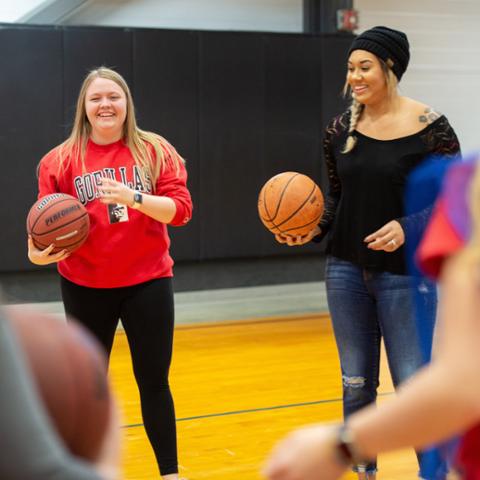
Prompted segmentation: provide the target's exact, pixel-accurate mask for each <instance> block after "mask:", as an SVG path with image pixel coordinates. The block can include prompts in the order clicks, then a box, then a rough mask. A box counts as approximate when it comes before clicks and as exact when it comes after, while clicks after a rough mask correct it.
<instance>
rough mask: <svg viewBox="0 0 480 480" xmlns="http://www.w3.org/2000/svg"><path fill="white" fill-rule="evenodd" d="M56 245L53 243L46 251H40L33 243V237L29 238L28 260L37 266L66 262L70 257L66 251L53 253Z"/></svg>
mask: <svg viewBox="0 0 480 480" xmlns="http://www.w3.org/2000/svg"><path fill="white" fill-rule="evenodd" d="M54 248H55V245H54V244H53V243H52V244H51V245H50V246H48V247H47V248H46V249H45V250H39V249H38V248H37V247H36V246H35V245H34V243H33V240H32V237H30V236H29V237H28V258H29V260H30V261H31V262H32V263H34V264H35V265H49V264H51V263H57V262H60V261H62V260H65V259H66V258H68V257H69V256H70V253H69V252H67V251H66V250H60V251H59V252H57V253H52V250H53V249H54Z"/></svg>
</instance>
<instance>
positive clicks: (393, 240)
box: [388, 238, 397, 247]
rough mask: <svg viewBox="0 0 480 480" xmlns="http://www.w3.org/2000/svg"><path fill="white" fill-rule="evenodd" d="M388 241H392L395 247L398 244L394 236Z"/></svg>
mask: <svg viewBox="0 0 480 480" xmlns="http://www.w3.org/2000/svg"><path fill="white" fill-rule="evenodd" d="M388 243H391V244H392V245H393V246H394V247H396V246H397V242H396V241H395V239H394V238H392V239H391V240H390V241H389V242H388Z"/></svg>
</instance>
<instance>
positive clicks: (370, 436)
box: [266, 159, 480, 480]
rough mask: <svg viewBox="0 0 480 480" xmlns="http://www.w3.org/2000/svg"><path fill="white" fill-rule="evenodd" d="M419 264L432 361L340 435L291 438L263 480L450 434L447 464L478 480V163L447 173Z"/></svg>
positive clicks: (343, 465) (315, 472) (341, 464)
mask: <svg viewBox="0 0 480 480" xmlns="http://www.w3.org/2000/svg"><path fill="white" fill-rule="evenodd" d="M465 192H467V195H465ZM465 199H467V200H465ZM465 244H466V245H465ZM418 257H419V261H420V264H421V266H422V267H423V269H424V270H425V271H427V272H428V273H429V274H431V275H434V276H435V277H437V276H439V278H440V282H441V285H442V296H441V301H440V309H439V312H440V314H439V323H438V340H439V341H438V342H437V343H436V348H435V355H434V359H433V360H432V362H431V363H430V364H429V365H428V366H427V367H425V368H424V369H423V370H421V371H420V372H418V373H417V374H416V375H415V376H414V377H413V378H411V379H410V381H409V382H408V383H407V384H406V385H405V386H403V387H402V388H401V389H400V390H399V392H398V395H397V396H396V397H395V398H393V399H392V400H391V401H389V402H385V403H383V404H382V405H380V406H379V407H378V408H372V407H368V408H366V409H364V410H362V411H360V412H358V413H355V414H353V415H352V416H351V417H350V419H349V421H348V424H347V426H346V427H345V426H344V427H340V428H338V427H333V426H311V427H308V428H304V429H302V430H297V431H296V432H294V433H293V434H291V435H290V436H289V437H288V438H287V439H286V440H284V441H283V442H282V443H281V444H280V445H279V446H278V447H277V449H276V451H275V452H274V454H273V455H272V457H271V458H270V460H269V463H268V466H267V468H266V473H267V477H268V478H269V479H270V480H320V479H321V480H333V479H337V478H340V477H341V476H342V475H343V473H344V471H345V470H346V469H347V467H348V465H350V464H351V463H353V462H354V461H355V460H358V459H364V460H365V459H369V458H370V459H371V458H374V457H375V455H377V454H378V453H381V452H387V451H390V450H394V449H399V448H403V447H406V446H410V445H414V446H415V447H417V448H424V447H426V446H428V445H431V444H432V443H435V442H439V441H443V440H445V439H448V438H449V437H452V436H454V435H457V434H460V435H461V437H460V441H459V442H458V447H457V449H455V450H454V451H453V455H452V458H453V464H454V466H455V468H456V470H457V471H458V473H459V475H460V478H462V479H464V480H478V479H480V456H479V452H480V383H479V382H478V372H479V371H480V355H479V345H480V321H479V311H480V295H479V291H480V275H479V272H480V270H479V267H480V167H479V162H478V159H475V160H474V161H470V162H459V163H457V164H456V165H455V166H453V167H452V169H451V170H450V171H449V172H448V175H447V180H446V182H445V187H444V191H443V193H442V195H441V197H440V199H439V201H437V204H436V208H435V212H434V216H433V217H432V220H431V221H430V223H429V225H428V228H427V230H426V233H425V236H424V238H423V240H422V243H421V245H420V248H419V251H418Z"/></svg>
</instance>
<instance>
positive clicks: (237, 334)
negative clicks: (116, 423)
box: [110, 313, 417, 480]
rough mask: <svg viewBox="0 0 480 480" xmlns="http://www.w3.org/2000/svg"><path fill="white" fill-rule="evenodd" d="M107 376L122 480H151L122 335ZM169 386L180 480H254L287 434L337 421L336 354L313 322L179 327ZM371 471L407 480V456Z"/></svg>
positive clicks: (410, 461)
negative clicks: (118, 414)
mask: <svg viewBox="0 0 480 480" xmlns="http://www.w3.org/2000/svg"><path fill="white" fill-rule="evenodd" d="M382 364H383V367H382V372H381V388H380V393H381V396H380V401H388V399H389V397H391V395H392V391H393V388H392V385H391V382H390V379H389V374H388V370H387V366H386V361H385V358H384V357H383V359H382ZM110 372H111V379H112V385H113V388H114V391H115V393H116V395H117V397H118V399H119V403H120V405H121V408H122V410H123V432H124V442H125V450H124V452H125V453H124V460H123V465H124V473H125V478H126V479H128V480H143V479H145V480H146V479H148V480H155V479H159V478H160V476H159V474H158V471H157V467H156V464H155V460H154V457H153V454H152V452H151V450H150V446H149V444H148V441H147V439H146V436H145V432H144V429H143V426H142V419H141V415H140V408H139V398H138V394H137V390H136V385H135V381H134V379H133V376H132V371H131V362H130V358H129V352H128V346H127V342H126V338H125V335H124V333H123V332H122V331H119V332H118V334H117V336H116V340H115V345H114V350H113V353H112V358H111V367H110ZM171 385H172V390H173V395H174V399H175V404H176V414H177V426H178V442H179V460H180V473H181V475H182V476H184V477H187V478H188V479H189V480H200V479H210V480H216V479H218V480H220V479H222V480H240V479H241V480H256V479H261V478H262V476H261V474H260V469H261V467H262V464H263V462H264V459H265V457H266V455H267V454H268V452H269V451H270V449H271V448H272V446H273V445H274V444H275V442H276V441H277V440H278V439H280V438H281V437H282V436H284V435H285V434H286V433H287V432H288V431H290V430H291V429H293V428H294V427H297V426H300V425H302V424H306V423H313V422H329V421H338V420H339V419H340V418H341V384H340V372H339V364H338V359H337V353H336V349H335V343H334V339H333V334H332V330H331V327H330V322H329V318H328V316H327V315H326V314H321V313H310V314H308V313H307V314H301V315H297V316H294V315H286V316H275V317H270V318H263V319H257V320H255V319H252V320H242V321H238V322H220V323H208V322H207V323H196V324H190V325H189V324H183V325H179V326H178V327H177V328H176V331H175V346H174V359H173V365H172V370H171ZM379 468H380V471H379V475H378V478H379V479H388V480H405V479H409V478H410V479H414V478H416V470H417V466H416V460H415V456H414V453H413V451H411V450H405V451H402V452H399V453H394V454H388V455H382V456H381V457H380V459H379ZM345 478H346V479H350V478H351V479H353V478H355V477H354V476H353V475H352V474H347V475H346V476H345Z"/></svg>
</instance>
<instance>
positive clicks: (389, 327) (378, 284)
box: [325, 256, 444, 479]
mask: <svg viewBox="0 0 480 480" xmlns="http://www.w3.org/2000/svg"><path fill="white" fill-rule="evenodd" d="M325 276H326V287H327V299H328V306H329V310H330V315H331V317H332V323H333V329H334V332H335V340H336V343H337V348H338V353H339V356H340V364H341V369H342V383H343V414H344V417H345V418H347V417H348V416H349V415H350V414H352V413H354V412H356V411H357V410H359V409H361V408H362V407H364V406H366V405H368V404H370V403H373V402H375V400H376V397H377V387H378V385H379V379H378V377H379V366H380V341H381V339H382V337H383V340H384V343H385V350H386V353H387V358H388V365H389V368H390V372H391V375H392V380H393V384H394V385H395V387H396V386H397V385H399V384H400V383H402V382H403V381H404V380H406V379H407V378H408V377H410V376H411V375H412V374H413V373H415V371H416V370H418V368H419V367H421V366H422V365H423V364H424V363H425V361H424V359H425V355H424V353H423V352H422V348H421V347H420V342H419V341H418V338H419V337H418V334H417V326H416V321H415V315H414V308H413V301H412V299H413V292H412V278H411V277H409V276H408V275H395V274H392V273H388V272H377V271H370V270H366V269H363V268H362V267H359V266H357V265H355V264H353V263H351V262H347V261H345V260H341V259H339V258H336V257H332V256H330V257H328V258H327V264H326V275H325ZM419 292H420V294H421V296H422V301H423V302H424V309H425V305H426V306H427V311H428V315H427V317H428V318H427V320H426V321H427V323H429V324H430V326H429V329H430V330H429V331H430V332H432V335H433V326H434V323H435V316H436V309H437V292H436V287H435V284H434V283H433V282H429V281H425V282H422V285H421V289H420V290H419ZM427 330H428V329H427ZM385 435H388V431H386V432H385ZM417 456H418V459H419V464H420V476H421V477H422V478H428V476H425V477H424V473H423V472H422V461H423V457H424V455H423V454H422V453H417ZM425 461H427V462H429V468H430V466H431V455H429V458H428V459H427V458H426V456H425ZM438 462H439V464H440V463H441V462H440V460H438ZM376 469H377V466H376V462H373V463H371V464H368V465H366V466H363V465H362V466H361V468H358V466H356V467H354V470H355V471H359V470H364V471H367V472H368V473H372V472H375V471H376ZM424 470H425V469H424ZM439 470H441V471H442V472H443V471H444V466H443V465H442V466H440V465H439ZM429 478H435V479H436V478H444V476H443V474H440V476H438V477H437V476H435V477H432V476H430V477H429Z"/></svg>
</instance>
